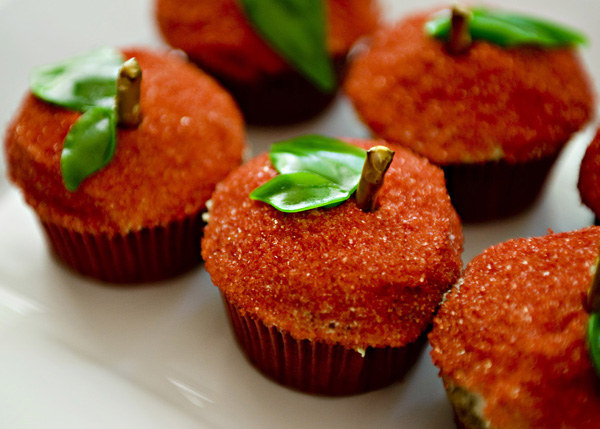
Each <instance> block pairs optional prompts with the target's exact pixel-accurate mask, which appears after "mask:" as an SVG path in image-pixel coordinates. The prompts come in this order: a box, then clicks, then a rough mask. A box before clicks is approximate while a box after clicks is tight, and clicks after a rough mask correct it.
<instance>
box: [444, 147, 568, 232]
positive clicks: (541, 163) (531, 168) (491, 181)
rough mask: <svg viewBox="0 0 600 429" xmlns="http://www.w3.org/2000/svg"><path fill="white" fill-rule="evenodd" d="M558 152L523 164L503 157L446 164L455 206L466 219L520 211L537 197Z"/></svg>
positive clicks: (445, 167)
mask: <svg viewBox="0 0 600 429" xmlns="http://www.w3.org/2000/svg"><path fill="white" fill-rule="evenodd" d="M557 157H558V154H555V155H552V156H546V157H543V158H539V159H535V160H531V161H528V162H522V163H509V162H507V161H504V160H500V161H494V162H485V163H474V164H450V165H446V166H443V167H442V168H443V170H444V175H445V176H446V187H447V189H448V193H449V194H450V199H451V200H452V205H453V206H454V208H455V209H456V211H457V213H458V214H459V216H460V217H461V219H462V220H463V222H485V221H489V220H494V219H501V218H506V217H509V216H513V215H515V214H517V213H520V212H522V211H524V210H526V209H527V208H529V207H530V206H532V205H533V203H534V202H535V201H536V200H537V198H538V196H539V194H540V191H541V190H542V187H543V186H544V182H545V181H546V178H547V177H548V174H549V172H550V170H551V169H552V166H553V165H554V162H555V161H556V158H557Z"/></svg>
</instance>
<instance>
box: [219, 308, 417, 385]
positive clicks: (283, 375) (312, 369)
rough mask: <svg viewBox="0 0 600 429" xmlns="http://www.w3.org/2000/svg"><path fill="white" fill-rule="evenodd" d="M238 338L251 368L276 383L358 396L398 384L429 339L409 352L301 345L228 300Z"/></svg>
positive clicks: (313, 343)
mask: <svg viewBox="0 0 600 429" xmlns="http://www.w3.org/2000/svg"><path fill="white" fill-rule="evenodd" d="M224 302H225V307H226V309H227V312H228V314H229V319H230V321H231V324H232V327H233V332H234V334H235V337H236V339H237V341H238V343H239V344H240V346H241V348H242V349H243V350H244V352H245V353H246V356H247V358H248V359H249V360H250V362H251V363H252V364H253V365H254V366H255V367H256V368H257V369H258V370H260V371H261V372H262V373H263V374H265V375H266V376H267V377H269V378H271V379H273V380H274V381H276V382H278V383H280V384H282V385H285V386H288V387H291V388H294V389H297V390H301V391H303V392H307V393H315V394H320V395H330V396H341V395H354V394H357V393H362V392H367V391H371V390H375V389H379V388H382V387H385V386H387V385H389V384H391V383H393V382H394V381H398V380H400V379H402V378H403V376H404V375H405V374H406V373H407V372H408V370H409V369H410V368H411V367H412V365H413V364H414V362H415V361H416V360H417V358H418V357H419V355H420V353H421V351H422V349H423V345H424V344H425V342H426V341H425V338H426V337H425V336H424V335H422V336H421V337H420V338H419V339H418V340H417V341H415V342H413V343H410V344H408V345H406V346H404V347H385V348H371V347H369V348H368V349H367V350H366V352H365V356H364V357H362V356H361V354H360V353H358V352H357V351H356V350H354V349H349V348H346V347H343V346H341V345H339V344H327V343H325V342H322V341H309V340H296V339H294V338H293V337H292V336H291V335H289V334H288V333H286V332H284V331H281V330H279V329H278V328H277V327H274V326H271V327H268V326H266V325H265V324H263V323H262V322H260V321H259V320H256V319H254V318H252V317H249V316H243V315H242V314H241V313H240V312H239V311H238V310H237V308H236V307H235V306H234V305H232V304H230V303H229V302H228V301H227V300H226V299H225V298H224Z"/></svg>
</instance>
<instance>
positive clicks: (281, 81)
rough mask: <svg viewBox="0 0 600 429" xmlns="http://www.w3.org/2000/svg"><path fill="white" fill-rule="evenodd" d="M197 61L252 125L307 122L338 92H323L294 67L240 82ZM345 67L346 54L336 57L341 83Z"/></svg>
mask: <svg viewBox="0 0 600 429" xmlns="http://www.w3.org/2000/svg"><path fill="white" fill-rule="evenodd" d="M192 60H194V58H192ZM197 64H198V65H199V66H200V67H201V68H202V69H203V70H205V71H206V72H207V73H209V74H210V75H212V76H214V77H215V78H216V79H217V80H218V81H219V83H221V84H222V85H223V86H224V87H225V88H226V89H227V90H228V91H229V92H230V93H231V95H232V96H233V98H235V100H236V102H237V103H238V106H239V107H240V110H241V111H242V113H243V114H244V119H245V120H246V122H248V123H250V124H253V125H286V124H293V123H297V122H302V121H306V120H308V119H311V118H313V117H315V116H317V115H318V114H319V113H321V112H322V111H324V110H325V109H326V108H327V107H328V106H329V105H331V103H332V102H333V100H334V99H335V97H336V95H337V91H335V90H334V91H332V92H330V93H325V92H322V91H320V90H319V89H318V88H317V87H316V86H315V85H314V84H313V83H311V82H310V81H308V80H307V79H306V78H305V77H304V76H303V75H301V74H300V73H299V72H297V71H296V70H293V69H291V68H290V69H288V70H285V71H282V72H280V73H278V74H275V75H273V74H264V75H262V76H261V78H260V79H258V80H257V81H254V82H240V81H238V80H235V79H231V78H230V77H228V76H226V75H223V74H222V73H220V72H219V71H218V70H215V69H212V68H210V67H209V66H207V65H206V64H204V63H202V62H197ZM345 66H346V57H345V56H338V57H335V58H334V59H333V67H334V70H335V73H336V76H337V79H338V82H341V81H342V76H343V72H344V69H345Z"/></svg>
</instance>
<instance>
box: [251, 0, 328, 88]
mask: <svg viewBox="0 0 600 429" xmlns="http://www.w3.org/2000/svg"><path fill="white" fill-rule="evenodd" d="M241 5H242V9H243V11H244V13H245V15H246V17H247V18H248V20H249V21H250V23H251V24H252V25H253V27H254V28H255V29H256V31H257V32H258V33H259V34H260V35H261V36H262V37H263V38H264V40H265V41H266V42H267V43H268V44H269V45H270V46H271V47H272V48H273V49H275V50H276V51H277V52H278V53H279V54H280V55H281V56H282V57H283V58H285V59H286V60H287V61H288V62H289V63H290V65H292V66H293V67H294V68H295V69H296V70H297V71H299V72H300V73H301V74H302V75H303V76H304V77H306V78H307V79H308V80H309V81H310V82H312V83H313V84H314V85H315V86H316V87H317V88H319V89H320V90H321V91H323V92H333V91H334V90H335V88H336V78H335V73H334V70H333V63H332V61H331V58H330V56H329V53H328V51H327V33H326V25H327V19H326V10H325V4H324V1H323V0H277V1H265V0H241Z"/></svg>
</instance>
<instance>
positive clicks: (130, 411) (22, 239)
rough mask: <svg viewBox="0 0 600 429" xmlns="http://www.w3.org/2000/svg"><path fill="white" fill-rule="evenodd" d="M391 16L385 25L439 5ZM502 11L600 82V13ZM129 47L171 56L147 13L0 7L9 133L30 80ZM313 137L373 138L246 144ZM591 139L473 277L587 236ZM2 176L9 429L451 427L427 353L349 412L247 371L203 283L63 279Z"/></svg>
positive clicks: (482, 239)
mask: <svg viewBox="0 0 600 429" xmlns="http://www.w3.org/2000/svg"><path fill="white" fill-rule="evenodd" d="M386 3H387V6H386V8H387V9H386V16H387V18H388V19H392V18H393V17H394V16H399V15H401V14H402V13H404V12H406V11H410V10H416V9H417V8H422V7H424V6H427V5H433V4H437V2H432V1H416V0H411V1H400V0H398V1H393V0H386ZM496 4H498V5H501V6H505V7H507V8H510V9H514V10H520V11H525V12H530V13H536V14H539V15H542V16H546V17H550V18H554V19H557V20H560V21H562V22H564V23H567V24H570V25H572V26H575V27H577V28H579V29H581V30H583V31H585V32H586V33H587V34H588V35H589V36H590V40H591V44H590V46H588V47H586V48H585V49H584V51H583V54H584V58H585V61H586V63H587V65H588V67H589V70H590V73H591V74H592V76H593V78H594V79H596V80H598V79H600V29H599V28H598V25H597V19H598V17H600V2H597V1H595V0H577V1H569V2H566V1H557V0H522V1H516V0H515V1H512V0H511V1H497V2H496ZM130 45H147V46H163V45H162V42H161V41H160V38H159V36H158V34H157V31H156V28H155V26H154V23H153V20H152V3H151V2H150V1H148V0H146V1H144V0H126V1H125V0H104V1H89V0H78V1H75V0H55V1H41V0H0V126H1V127H2V129H4V128H5V127H6V125H7V122H8V121H9V119H10V117H11V116H12V114H13V113H14V111H15V110H16V108H17V106H18V103H19V100H20V99H21V97H22V96H23V94H24V93H25V91H26V89H27V77H28V72H29V70H30V69H31V67H33V66H35V65H39V64H43V63H48V62H52V61H55V60H58V59H62V58H65V57H68V56H70V55H74V54H77V53H80V52H83V51H86V50H88V49H91V48H93V47H98V46H116V47H124V46H130ZM309 131H310V132H319V133H324V134H329V135H338V136H366V135H367V132H366V131H365V129H364V128H363V127H362V126H361V125H360V124H359V123H358V122H357V120H356V118H355V117H354V115H353V112H352V109H351V108H350V107H349V105H348V104H347V102H346V100H345V99H344V98H343V97H341V96H340V97H339V99H338V101H337V102H336V104H335V105H334V106H332V107H331V108H330V109H329V110H328V111H327V112H325V113H324V114H323V115H322V116H321V117H319V118H318V119H315V120H314V121H311V122H308V123H305V124H302V125H300V126H293V127H285V128H277V129H266V128H251V129H249V132H248V134H249V140H250V143H251V146H252V147H253V149H254V151H255V153H257V152H261V151H264V150H266V149H267V148H268V146H269V144H270V143H272V142H274V141H276V140H279V139H283V138H286V137H291V136H294V135H297V134H300V133H304V132H309ZM592 131H593V130H592V129H591V128H590V129H588V130H587V131H585V132H583V133H582V134H581V135H580V136H579V137H578V138H576V139H575V141H573V142H572V143H571V144H570V145H569V146H568V148H567V149H566V150H565V151H564V153H563V155H562V156H561V158H560V159H559V162H558V164H557V166H556V168H555V169H554V171H553V174H552V176H551V180H550V181H549V183H548V186H547V188H546V190H545V191H544V194H543V196H542V198H541V199H540V201H539V202H538V203H537V204H536V206H535V207H534V208H533V209H532V210H530V211H529V212H527V213H525V214H523V215H521V216H518V217H516V218H512V219H510V220H507V221H503V222H497V223H492V224H489V223H488V224H482V225H476V226H466V227H465V228H464V233H465V253H464V261H465V262H468V261H469V260H470V259H471V258H472V257H473V256H475V255H476V254H478V253H480V252H481V251H482V250H483V249H485V248H486V247H488V246H489V245H492V244H495V243H497V242H500V241H504V240H506V239H509V238H512V237H520V236H531V235H541V234H544V233H545V232H546V231H547V230H548V228H551V229H553V230H554V231H565V230H572V229H577V228H580V227H583V226H587V225H589V224H591V222H592V218H593V216H592V214H591V212H589V211H588V210H587V209H586V208H584V207H582V206H581V203H580V200H579V195H578V193H577V189H576V181H577V174H578V170H579V163H580V161H581V157H582V154H583V151H584V150H585V147H586V145H587V143H588V142H589V140H590V138H591V135H592V134H591V133H592ZM1 156H3V155H0V157H1ZM0 161H2V162H0V428H34V427H35V428H39V427H44V428H61V429H67V428H81V427H86V428H108V427H110V428H121V427H122V428H137V427H144V428H165V427H169V428H188V427H190V428H191V427H207V428H220V427H224V428H233V427H246V428H262V427H286V428H302V429H305V428H307V427H309V428H335V427H340V428H346V429H350V428H361V429H362V428H365V427H378V428H401V427H405V428H438V429H441V428H452V427H454V425H453V422H452V413H451V410H450V407H449V405H448V404H447V401H446V398H445V396H444V392H443V388H442V384H441V382H440V381H439V379H438V378H437V371H436V369H435V368H434V367H433V365H432V364H431V363H430V359H429V355H428V351H426V352H425V353H423V355H422V357H421V360H420V361H419V363H418V364H417V365H416V366H415V368H414V369H413V370H412V371H411V372H410V373H409V374H408V376H407V378H406V380H405V381H404V382H403V383H399V384H396V385H394V386H391V387H389V388H386V389H383V390H380V391H377V392H373V393H369V394H364V395H360V396H355V397H348V398H333V399H332V398H323V397H315V396H309V395H305V394H302V393H297V392H293V391H290V390H288V389H286V388H283V387H280V386H278V385H276V384H274V383H272V382H270V381H269V380H267V379H265V378H264V377H263V376H261V375H260V374H259V373H257V372H256V371H255V370H254V369H253V368H252V367H251V366H250V365H249V364H248V363H247V362H246V360H245V359H244V358H243V356H242V355H241V353H240V352H239V350H238V349H237V346H236V345H235V343H234V341H233V339H232V336H231V333H230V330H229V326H228V325H227V320H226V318H225V313H224V310H223V308H222V305H221V302H220V298H219V295H218V293H217V290H216V288H215V287H213V285H212V283H211V281H210V279H209V277H208V275H207V273H206V272H205V271H204V270H203V269H202V268H199V269H197V270H195V271H193V272H191V273H190V274H188V275H186V276H184V277H181V278H178V279H176V280H173V281H168V282H164V283H162V284H159V285H155V286H151V287H145V288H137V289H122V288H110V287H106V286H102V285H100V284H98V283H95V282H92V281H88V280H85V279H83V278H80V277H78V276H76V275H73V274H71V273H70V272H68V271H66V270H64V269H63V268H62V267H60V266H58V265H57V264H56V263H55V262H54V261H53V260H52V259H51V258H50V256H49V255H48V252H47V249H46V246H45V243H44V241H43V240H42V235H41V230H40V227H39V225H38V224H37V221H36V219H35V218H34V216H33V214H32V213H31V211H30V210H29V209H28V208H27V207H26V206H25V204H24V203H23V201H22V198H21V196H20V195H19V193H18V192H17V191H16V190H15V189H14V188H12V187H11V186H9V184H8V182H7V180H6V178H5V174H4V171H5V166H4V162H3V160H2V158H0Z"/></svg>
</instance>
